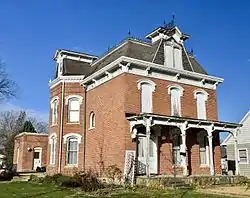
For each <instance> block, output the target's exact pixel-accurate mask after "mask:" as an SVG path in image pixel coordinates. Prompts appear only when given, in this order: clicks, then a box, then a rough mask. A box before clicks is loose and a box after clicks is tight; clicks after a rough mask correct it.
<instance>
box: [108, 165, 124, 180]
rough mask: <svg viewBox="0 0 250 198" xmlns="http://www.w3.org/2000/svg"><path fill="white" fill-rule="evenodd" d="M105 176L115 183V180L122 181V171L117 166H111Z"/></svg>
mask: <svg viewBox="0 0 250 198" xmlns="http://www.w3.org/2000/svg"><path fill="white" fill-rule="evenodd" d="M104 175H105V176H106V177H108V178H109V179H112V180H113V181H115V179H117V180H121V178H122V171H121V170H120V169H119V168H118V167H117V165H111V166H108V167H107V168H106V169H105V170H104Z"/></svg>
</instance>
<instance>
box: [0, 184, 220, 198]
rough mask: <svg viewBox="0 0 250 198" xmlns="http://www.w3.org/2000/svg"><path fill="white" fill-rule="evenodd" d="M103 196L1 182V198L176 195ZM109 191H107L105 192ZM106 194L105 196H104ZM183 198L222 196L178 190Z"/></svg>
mask: <svg viewBox="0 0 250 198" xmlns="http://www.w3.org/2000/svg"><path fill="white" fill-rule="evenodd" d="M101 192H102V194H103V196H93V195H92V196H86V195H83V194H81V193H80V192H79V191H76V190H75V191H73V190H72V191H71V190H67V189H62V188H58V187H55V186H53V185H50V184H47V185H46V184H35V183H29V182H13V183H0V198H12V197H18V198H24V197H26V198H32V197H34V198H41V197H43V198H45V197H52V198H59V197H60V198H63V197H65V198H67V197H68V198H87V197H117V198H118V197H120V198H142V197H157V198H158V197H159V198H161V197H162V198H163V197H165V198H168V197H169V198H170V197H174V196H173V194H172V193H171V192H170V191H159V190H148V189H143V190H137V191H135V192H133V191H132V190H124V189H123V190H116V192H108V190H105V189H104V190H102V191H101ZM105 192H107V193H105ZM106 194H107V195H106ZM104 195H105V196H104ZM176 197H183V198H205V197H210V198H219V197H222V196H215V195H206V194H198V193H196V192H193V191H178V196H176Z"/></svg>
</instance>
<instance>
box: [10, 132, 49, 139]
mask: <svg viewBox="0 0 250 198" xmlns="http://www.w3.org/2000/svg"><path fill="white" fill-rule="evenodd" d="M25 135H29V136H49V135H48V134H47V133H36V132H22V133H19V134H18V135H16V137H15V138H17V137H21V136H25Z"/></svg>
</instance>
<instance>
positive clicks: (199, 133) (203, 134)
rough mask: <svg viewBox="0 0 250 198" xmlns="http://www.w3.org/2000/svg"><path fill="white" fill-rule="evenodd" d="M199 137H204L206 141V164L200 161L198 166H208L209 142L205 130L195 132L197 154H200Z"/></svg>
mask: <svg viewBox="0 0 250 198" xmlns="http://www.w3.org/2000/svg"><path fill="white" fill-rule="evenodd" d="M201 137H203V138H204V137H206V138H207V139H206V142H204V144H205V146H206V151H205V152H206V164H201V163H200V166H201V167H208V166H209V164H210V163H209V144H208V133H207V131H206V130H201V131H199V132H198V133H197V142H198V143H199V155H200V140H201Z"/></svg>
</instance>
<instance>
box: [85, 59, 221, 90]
mask: <svg viewBox="0 0 250 198" xmlns="http://www.w3.org/2000/svg"><path fill="white" fill-rule="evenodd" d="M121 62H127V63H130V66H129V68H128V69H127V70H122V69H119V64H120V63H121ZM131 63H134V64H135V65H140V68H138V67H134V65H133V64H131ZM114 68H118V70H115V72H114V73H112V72H111V70H112V69H114ZM152 69H155V71H152V72H149V70H152ZM166 72H167V73H169V74H166ZM108 73H109V74H110V75H108ZM123 73H131V74H136V75H139V76H143V77H150V78H156V79H162V80H168V81H172V82H178V83H183V84H187V85H194V86H197V87H202V88H207V89H214V90H215V89H216V87H217V85H218V83H222V82H223V79H222V78H217V77H214V76H208V75H204V74H200V73H195V72H191V71H186V70H178V69H175V68H169V67H164V66H163V65H159V64H156V63H152V62H147V61H142V60H139V59H134V58H129V57H125V56H121V57H119V58H118V59H116V60H115V61H113V62H111V63H110V64H108V65H106V66H105V67H103V68H102V69H100V70H98V71H97V72H95V73H93V74H92V75H90V76H88V77H87V78H86V79H84V80H83V81H82V82H81V84H88V89H87V91H89V90H91V89H93V88H95V87H97V86H99V85H101V84H103V83H105V82H107V81H109V80H111V79H113V78H115V77H116V76H118V75H120V74H123ZM103 74H105V75H106V76H104V77H103V78H101V79H98V77H100V76H102V75H103ZM112 74H114V75H112ZM176 76H178V78H176ZM93 79H95V81H93ZM201 82H203V83H201Z"/></svg>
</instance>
